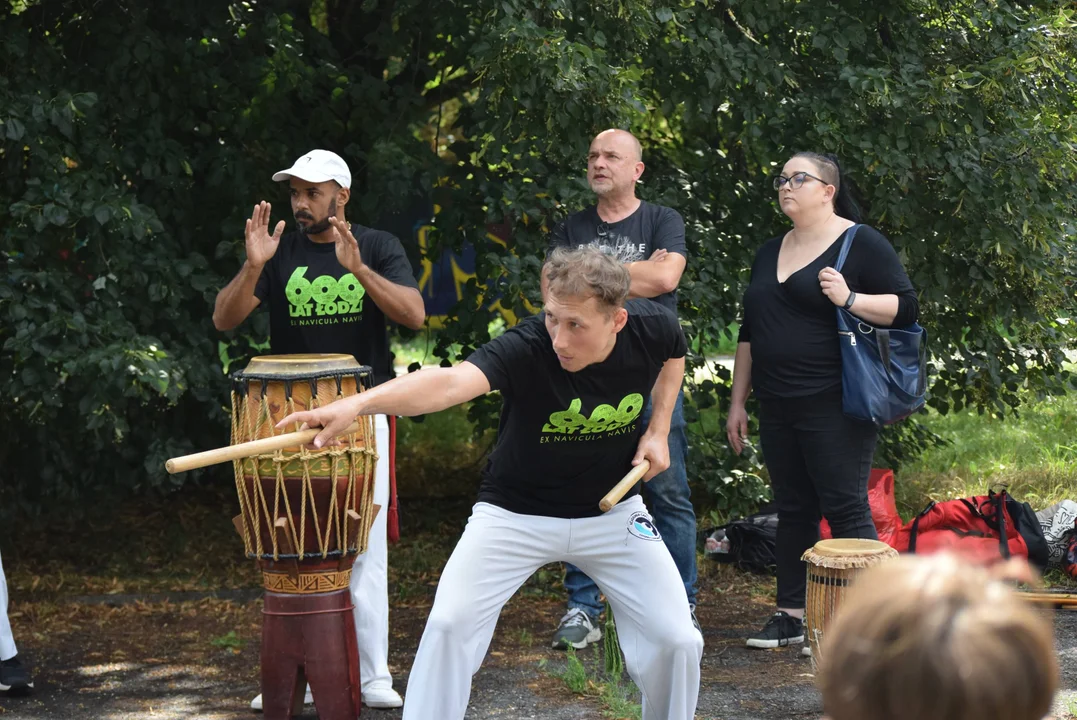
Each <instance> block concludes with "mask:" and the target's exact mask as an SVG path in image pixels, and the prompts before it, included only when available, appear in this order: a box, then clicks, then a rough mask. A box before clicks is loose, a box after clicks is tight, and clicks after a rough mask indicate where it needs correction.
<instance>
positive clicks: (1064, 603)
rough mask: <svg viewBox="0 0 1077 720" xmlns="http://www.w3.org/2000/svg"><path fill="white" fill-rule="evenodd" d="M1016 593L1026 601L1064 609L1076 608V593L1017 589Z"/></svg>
mask: <svg viewBox="0 0 1077 720" xmlns="http://www.w3.org/2000/svg"><path fill="white" fill-rule="evenodd" d="M1017 595H1018V596H1019V597H1020V598H1022V599H1023V600H1025V601H1026V602H1030V603H1035V604H1036V605H1048V606H1053V607H1057V608H1060V609H1066V610H1077V593H1059V592H1029V591H1019V592H1018V593H1017Z"/></svg>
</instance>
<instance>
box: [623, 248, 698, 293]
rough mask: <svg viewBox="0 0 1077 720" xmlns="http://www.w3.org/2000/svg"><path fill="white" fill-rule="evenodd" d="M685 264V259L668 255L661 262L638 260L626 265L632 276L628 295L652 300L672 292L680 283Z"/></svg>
mask: <svg viewBox="0 0 1077 720" xmlns="http://www.w3.org/2000/svg"><path fill="white" fill-rule="evenodd" d="M686 264H687V261H686V260H685V257H684V256H683V255H680V254H678V253H670V254H668V255H666V256H665V258H664V259H663V260H660V261H654V260H640V261H637V262H631V263H628V265H627V267H628V273H629V275H631V276H632V285H631V287H630V288H629V291H628V292H629V294H630V295H631V296H632V297H640V298H654V297H658V296H659V295H665V294H666V293H670V292H673V291H674V290H676V289H677V286H678V285H679V284H680V282H681V275H682V274H684V268H685V266H686Z"/></svg>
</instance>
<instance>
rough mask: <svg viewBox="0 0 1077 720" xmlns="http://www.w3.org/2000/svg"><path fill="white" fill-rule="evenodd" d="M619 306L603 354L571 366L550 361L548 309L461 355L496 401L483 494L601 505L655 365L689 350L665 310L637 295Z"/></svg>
mask: <svg viewBox="0 0 1077 720" xmlns="http://www.w3.org/2000/svg"><path fill="white" fill-rule="evenodd" d="M625 308H626V309H627V310H628V322H627V323H626V324H625V326H624V328H622V329H621V332H619V333H618V334H617V342H616V344H615V345H614V348H613V351H612V352H611V353H610V355H609V357H607V358H606V359H605V360H603V361H602V362H600V363H596V364H594V365H589V366H588V367H586V368H584V369H583V370H580V371H578V372H568V371H567V370H564V369H562V368H561V365H560V363H559V362H558V361H557V356H556V354H554V351H553V347H552V345H551V342H550V335H549V333H548V332H547V331H546V318H545V314H541V315H536V316H533V317H529V318H527V319H525V320H523V321H522V322H521V323H520V324H519V325H517V326H516V327H514V328H512V329H510V330H507V331H506V332H505V334H504V335H502V336H501V337H499V338H496V339H494V340H492V341H490V342H488V343H486V345H483V346H482V347H481V348H479V349H478V350H476V351H475V352H474V353H473V354H472V355H471V357H469V358H468V360H467V361H468V362H470V363H472V364H473V365H475V366H476V367H478V368H479V369H480V370H482V372H483V374H484V375H486V378H487V380H489V381H490V387H491V388H492V389H494V390H500V391H501V396H502V402H503V405H502V408H501V423H500V425H499V427H498V437H497V445H496V446H495V447H494V451H493V453H492V454H491V455H490V459H489V460H488V461H487V463H486V467H485V469H484V470H483V473H482V485H481V487H480V489H479V498H478V499H479V501H480V502H488V503H491V504H493V505H497V506H498V507H502V508H505V509H506V510H509V511H511V512H515V513H521V514H524V515H545V516H548V517H561V518H580V517H591V516H595V515H600V514H601V511H600V510H599V508H598V501H599V500H601V499H602V497H603V496H604V495H605V494H606V493H608V492H609V491H610V489H612V488H613V486H614V485H616V484H617V482H618V481H620V479H621V478H622V477H624V475H625V473H627V472H628V471H629V470H630V469H631V467H632V457H633V456H634V455H635V454H636V449H637V447H638V445H639V438H640V435H641V424H642V423H641V420H642V418H641V414H642V412H643V405H644V402H645V401H646V399H647V398H648V397H649V396H650V394H651V388H652V387H653V386H654V382H655V380H656V379H657V377H658V373H659V372H660V371H661V370H662V366H663V365H664V364H665V362H666V360H669V359H670V358H679V357H684V354H685V351H686V349H687V346H686V344H685V340H684V333H683V332H682V331H681V327H680V324H679V323H678V322H677V318H676V317H675V316H674V315H673V313H671V312H670V311H669V310H666V309H665V308H664V307H662V306H661V305H658V304H657V303H654V302H651V301H650V300H642V299H637V300H630V301H628V302H627V303H626V304H625ZM635 492H637V491H635V490H634V491H633V493H632V494H634V493H635Z"/></svg>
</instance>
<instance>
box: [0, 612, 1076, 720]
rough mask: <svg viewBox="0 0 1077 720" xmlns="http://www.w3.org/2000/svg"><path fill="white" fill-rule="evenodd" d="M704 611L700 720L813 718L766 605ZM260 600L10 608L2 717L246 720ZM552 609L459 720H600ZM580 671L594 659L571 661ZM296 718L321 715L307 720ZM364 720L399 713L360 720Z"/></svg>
mask: <svg viewBox="0 0 1077 720" xmlns="http://www.w3.org/2000/svg"><path fill="white" fill-rule="evenodd" d="M705 599H706V601H707V602H706V604H705V605H704V606H702V607H701V612H700V622H701V624H702V625H703V627H704V634H705V638H706V643H707V647H706V651H705V654H704V659H703V682H702V690H701V694H700V703H699V711H698V717H699V718H701V719H703V718H709V719H714V720H787V719H789V718H818V717H819V714H820V705H819V700H818V696H817V694H816V693H815V691H814V690H813V688H812V687H811V682H812V678H811V675H810V673H811V666H810V663H809V662H808V661H807V660H804V659H803V658H801V657H800V656H799V654H798V652H797V651H796V650H795V649H788V650H781V651H773V652H758V651H749V650H747V649H745V648H744V647H743V640H742V638H743V637H744V634H745V632H747V631H748V630H750V629H753V628H754V627H755V624H756V622H757V620H758V617H759V612H760V611H761V610H763V611H765V605H763V604H762V603H761V602H758V601H757V600H753V599H752V598H751V597H749V596H744V595H743V594H741V593H736V594H734V593H728V594H726V596H725V597H724V598H719V597H717V594H712V595H711V596H710V597H707V598H705ZM260 610H261V603H260V602H259V601H247V602H236V601H228V600H215V599H204V600H200V601H195V602H179V603H176V602H158V603H153V604H144V603H133V604H127V605H123V606H121V607H110V606H108V605H86V604H78V603H69V602H46V601H42V602H35V603H32V604H22V605H20V606H19V609H18V610H17V612H18V617H16V618H15V622H16V625H17V627H18V628H19V630H20V632H21V634H22V636H23V637H22V639H21V647H22V651H23V653H24V654H25V655H26V656H27V657H29V658H32V659H33V662H34V664H35V666H36V667H37V668H38V670H37V674H36V679H37V690H36V692H35V693H34V694H32V695H30V696H28V697H16V698H0V717H3V718H5V720H6V718H9V717H10V718H13V719H14V718H26V719H27V720H31V719H32V720H54V719H55V720H91V719H92V720H135V719H136V718H177V719H179V718H206V719H207V720H239V719H244V720H252V719H253V718H256V717H257V716H256V715H254V714H253V713H251V712H250V711H249V710H248V709H247V704H248V703H249V701H250V699H251V697H253V696H254V695H255V694H256V693H257V692H258V638H259V632H260V624H259V623H260V621H261V615H260ZM427 610H428V605H427V604H426V603H425V602H424V603H412V604H409V605H406V606H403V607H397V608H395V609H394V614H393V627H394V638H393V643H392V645H393V654H392V658H391V665H392V671H393V673H394V676H395V678H396V685H397V687H398V689H400V690H403V689H404V688H405V687H406V680H407V671H408V669H409V665H410V661H411V657H412V655H413V653H414V651H415V648H416V647H417V645H418V640H419V634H420V633H421V629H422V624H423V622H424V620H425V616H426V612H427ZM559 612H560V606H559V604H558V603H557V602H556V601H554V600H550V599H543V598H530V597H518V598H516V599H514V600H513V602H512V603H511V604H510V605H509V607H508V608H507V610H506V613H505V614H504V615H503V618H502V622H501V623H500V624H499V627H498V631H497V634H496V636H495V640H494V643H493V645H492V647H491V652H490V655H489V656H488V658H487V661H486V663H485V665H484V666H483V669H482V670H481V671H480V672H479V674H478V675H477V676H476V678H475V684H474V690H473V693H472V704H471V709H470V711H469V713H468V717H469V718H474V719H476V720H477V719H480V718H481V719H487V718H490V719H493V718H547V719H549V720H584V719H591V718H601V717H603V715H602V712H601V709H600V707H599V705H598V704H597V701H595V700H594V699H590V698H582V697H579V696H575V695H572V694H571V693H570V692H569V691H568V690H567V689H566V688H565V686H564V684H563V683H562V681H561V680H560V679H558V678H557V677H555V675H556V673H557V672H559V671H560V670H561V669H563V667H564V659H563V655H561V654H559V653H554V652H553V651H551V650H549V649H547V647H546V638H547V635H548V633H549V630H550V628H551V627H553V625H554V624H555V623H556V621H557V618H558V616H559ZM1056 625H1057V630H1058V633H1057V635H1058V642H1059V650H1060V657H1061V659H1062V663H1063V673H1064V675H1063V688H1064V693H1063V695H1062V696H1060V699H1059V711H1060V712H1061V711H1064V710H1066V709H1067V708H1068V707H1069V704H1070V703H1073V702H1077V613H1073V612H1068V613H1058V614H1057V618H1056ZM581 657H582V658H583V659H584V661H585V663H594V662H596V661H597V658H598V653H597V652H594V653H593V654H592V651H591V650H587V651H584V652H583V653H581ZM303 717H305V718H315V717H317V713H316V712H315V711H314V709H313V708H308V709H307V711H306V712H305V713H304V715H303ZM363 717H364V718H369V719H370V720H380V719H385V720H389V719H390V718H399V717H400V713H399V711H377V710H364V712H363Z"/></svg>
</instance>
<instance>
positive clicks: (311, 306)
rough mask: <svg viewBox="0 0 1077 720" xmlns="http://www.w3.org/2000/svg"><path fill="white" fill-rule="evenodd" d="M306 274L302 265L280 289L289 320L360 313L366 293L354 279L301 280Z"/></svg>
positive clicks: (346, 276) (349, 276)
mask: <svg viewBox="0 0 1077 720" xmlns="http://www.w3.org/2000/svg"><path fill="white" fill-rule="evenodd" d="M306 272H307V266H306V265H300V266H299V267H297V268H296V269H295V272H293V273H292V276H291V277H290V278H288V285H287V287H285V288H284V294H285V295H286V296H287V298H288V305H289V308H288V311H289V315H291V317H293V318H309V317H312V316H334V315H337V316H339V315H350V314H353V313H361V312H362V311H363V296H364V295H366V289H364V288H363V286H362V285H360V284H359V281H358V280H356V279H355V275H353V274H352V273H348V274H347V275H344V276H342V277H340V278H334V277H333V276H331V275H320V276H318V277H316V278H314V280H307V279H306V278H305V277H304V275H306ZM300 324H304V323H300Z"/></svg>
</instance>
